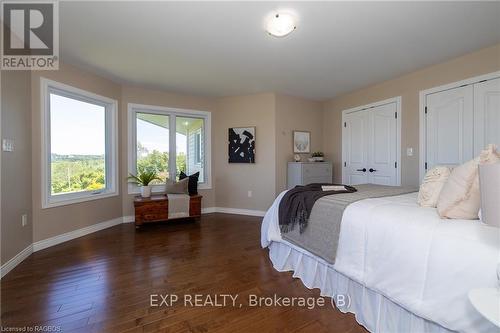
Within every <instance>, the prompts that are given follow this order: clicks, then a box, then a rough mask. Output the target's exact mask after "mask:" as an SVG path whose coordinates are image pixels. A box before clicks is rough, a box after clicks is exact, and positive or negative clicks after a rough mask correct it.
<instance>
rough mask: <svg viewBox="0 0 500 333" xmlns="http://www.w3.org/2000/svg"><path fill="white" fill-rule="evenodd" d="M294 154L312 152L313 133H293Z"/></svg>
mask: <svg viewBox="0 0 500 333" xmlns="http://www.w3.org/2000/svg"><path fill="white" fill-rule="evenodd" d="M293 152H294V153H295V154H309V153H310V152H311V132H307V131H293Z"/></svg>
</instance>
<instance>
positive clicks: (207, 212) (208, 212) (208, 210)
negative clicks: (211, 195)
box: [201, 207, 216, 214]
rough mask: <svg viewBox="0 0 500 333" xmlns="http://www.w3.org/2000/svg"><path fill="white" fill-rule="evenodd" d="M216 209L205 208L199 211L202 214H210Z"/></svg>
mask: <svg viewBox="0 0 500 333" xmlns="http://www.w3.org/2000/svg"><path fill="white" fill-rule="evenodd" d="M215 209H216V207H206V208H202V209H201V213H202V214H210V213H215V212H216V211H215Z"/></svg>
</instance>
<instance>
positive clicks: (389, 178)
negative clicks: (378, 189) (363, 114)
mask: <svg viewBox="0 0 500 333" xmlns="http://www.w3.org/2000/svg"><path fill="white" fill-rule="evenodd" d="M396 111H397V105H396V103H390V104H385V105H381V106H377V107H375V108H372V109H369V111H368V115H369V138H368V166H367V168H368V182H369V183H371V184H379V185H392V186H394V185H397V169H396V165H395V163H396V159H397V156H396V152H397V140H398V138H397V119H396Z"/></svg>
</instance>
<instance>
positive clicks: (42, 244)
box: [33, 217, 123, 252]
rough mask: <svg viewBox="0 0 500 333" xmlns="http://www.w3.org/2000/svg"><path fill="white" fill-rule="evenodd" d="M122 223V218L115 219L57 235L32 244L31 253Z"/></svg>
mask: <svg viewBox="0 0 500 333" xmlns="http://www.w3.org/2000/svg"><path fill="white" fill-rule="evenodd" d="M122 223H123V218H122V217H117V218H116V219H112V220H109V221H104V222H101V223H97V224H93V225H91V226H88V227H85V228H82V229H78V230H73V231H70V232H67V233H65V234H62V235H57V236H54V237H50V238H47V239H43V240H41V241H38V242H35V243H33V252H37V251H40V250H43V249H46V248H48V247H51V246H54V245H57V244H61V243H64V242H67V241H69V240H72V239H75V238H78V237H82V236H85V235H88V234H91V233H93V232H96V231H99V230H103V229H107V228H110V227H114V226H115V225H118V224H122Z"/></svg>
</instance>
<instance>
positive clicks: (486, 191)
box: [479, 163, 500, 287]
mask: <svg viewBox="0 0 500 333" xmlns="http://www.w3.org/2000/svg"><path fill="white" fill-rule="evenodd" d="M479 189H480V192H481V220H482V221H483V222H484V223H486V224H489V225H493V226H496V227H499V228H500V206H499V205H498V198H500V163H495V164H483V165H480V166H479ZM499 269H500V265H499ZM499 287H500V286H499Z"/></svg>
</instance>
